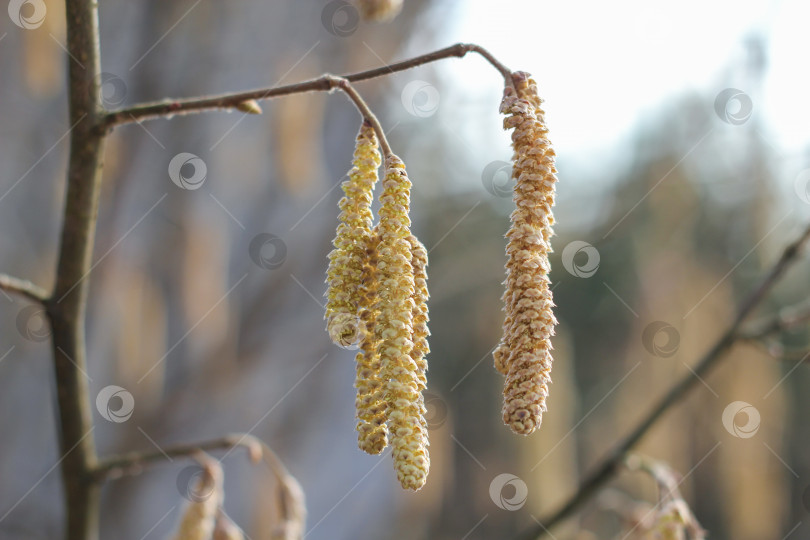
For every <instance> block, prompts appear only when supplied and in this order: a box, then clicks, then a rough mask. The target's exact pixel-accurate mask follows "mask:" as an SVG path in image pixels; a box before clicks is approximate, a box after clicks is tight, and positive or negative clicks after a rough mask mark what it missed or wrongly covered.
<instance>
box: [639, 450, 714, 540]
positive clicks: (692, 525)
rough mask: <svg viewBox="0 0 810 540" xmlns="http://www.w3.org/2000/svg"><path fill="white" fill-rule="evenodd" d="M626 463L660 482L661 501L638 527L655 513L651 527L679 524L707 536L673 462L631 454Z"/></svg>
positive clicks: (701, 539) (697, 539)
mask: <svg viewBox="0 0 810 540" xmlns="http://www.w3.org/2000/svg"><path fill="white" fill-rule="evenodd" d="M624 466H625V467H626V468H627V469H628V470H630V471H641V472H644V473H647V474H648V475H650V476H651V477H652V478H653V480H655V482H656V484H658V491H659V497H658V499H659V500H658V502H657V503H656V504H655V506H653V507H652V508H651V509H650V510H648V511H647V512H646V513H645V515H644V516H643V518H642V520H641V521H640V522H639V523H637V524H636V527H638V526H639V525H641V524H642V522H644V521H647V518H649V517H652V518H654V519H653V521H652V523H649V524H648V527H649V528H655V527H656V526H662V525H663V526H675V527H678V528H683V529H685V530H686V531H688V532H689V537H690V538H692V539H693V540H705V538H706V531H705V530H703V527H701V525H700V522H698V520H697V518H696V517H695V514H694V513H693V512H692V509H691V508H690V507H689V505H688V504H687V503H686V500H685V499H684V498H683V495H681V490H680V489H679V486H680V484H681V482H682V481H683V480H681V479H680V478H679V475H678V474H676V472H675V471H674V470H672V468H671V467H670V466H669V465H667V464H666V463H664V462H662V461H658V460H655V459H652V458H649V457H647V456H642V455H639V454H630V455H628V456H627V457H626V458H625V459H624ZM673 517H676V519H675V520H674V521H673V520H672V519H671V518H673ZM662 518H663V519H662ZM661 521H664V523H661ZM630 532H632V530H631V531H630ZM645 532H652V531H645ZM628 534H629V533H628ZM645 538H646V536H645Z"/></svg>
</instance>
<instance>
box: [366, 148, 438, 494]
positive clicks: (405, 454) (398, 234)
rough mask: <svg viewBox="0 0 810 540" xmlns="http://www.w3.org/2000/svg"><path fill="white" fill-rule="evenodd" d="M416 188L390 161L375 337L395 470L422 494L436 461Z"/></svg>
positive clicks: (383, 208) (394, 159) (383, 201)
mask: <svg viewBox="0 0 810 540" xmlns="http://www.w3.org/2000/svg"><path fill="white" fill-rule="evenodd" d="M410 187H411V182H410V180H409V179H408V175H407V173H406V172H405V164H404V163H403V162H402V160H400V159H399V158H398V157H396V156H393V155H391V156H387V158H386V174H385V179H384V181H383V192H382V196H381V197H380V202H381V207H380V224H379V230H380V243H379V248H378V255H379V260H378V263H377V272H378V273H377V284H378V290H377V303H376V309H377V311H378V313H377V319H376V323H375V334H376V339H378V340H379V344H378V347H377V350H378V351H379V355H380V366H381V370H382V379H383V381H384V383H385V399H386V402H387V403H388V433H389V437H390V440H391V446H392V447H393V451H392V456H393V458H394V468H395V470H396V473H397V478H398V479H399V482H400V484H402V487H403V488H406V489H412V490H418V489H420V488H421V487H422V486H423V485H424V484H425V481H426V479H427V474H428V469H429V467H430V459H429V457H428V452H427V445H428V438H427V428H426V424H425V420H424V418H425V414H426V410H425V406H424V402H423V400H422V398H421V394H420V391H419V387H420V382H419V379H420V377H419V366H418V365H417V364H416V362H415V361H414V359H413V358H412V357H411V353H412V351H413V348H414V343H413V341H412V340H411V339H412V337H413V311H414V307H415V305H416V303H415V302H414V299H413V295H414V293H415V292H416V287H415V283H414V270H413V266H412V265H411V259H412V254H411V245H410V242H409V241H408V238H409V237H410V234H411V233H410V223H411V222H410V218H409V217H408V212H409V206H410Z"/></svg>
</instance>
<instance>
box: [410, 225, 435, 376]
mask: <svg viewBox="0 0 810 540" xmlns="http://www.w3.org/2000/svg"><path fill="white" fill-rule="evenodd" d="M408 242H409V243H410V244H411V266H412V267H413V278H414V294H413V301H414V307H413V338H412V341H413V351H411V357H412V358H413V361H414V362H415V363H416V367H417V368H418V372H417V379H418V383H419V391H420V392H422V391H424V390H425V389H426V388H427V367H428V365H427V354H428V353H429V352H430V347H429V346H428V336H429V335H430V330H428V325H427V323H428V320H429V317H428V306H427V301H428V297H429V295H428V288H427V264H428V255H427V250H426V249H425V246H424V245H422V242H420V241H419V239H418V238H416V236H414V235H410V236H409V237H408Z"/></svg>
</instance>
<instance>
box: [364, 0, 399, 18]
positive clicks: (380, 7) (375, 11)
mask: <svg viewBox="0 0 810 540" xmlns="http://www.w3.org/2000/svg"><path fill="white" fill-rule="evenodd" d="M402 2H403V0H355V2H354V3H355V5H356V6H357V9H358V10H360V16H361V17H362V18H363V20H364V21H377V22H382V21H390V20H391V19H393V18H394V17H396V16H397V15H398V14H399V12H400V11H401V10H402Z"/></svg>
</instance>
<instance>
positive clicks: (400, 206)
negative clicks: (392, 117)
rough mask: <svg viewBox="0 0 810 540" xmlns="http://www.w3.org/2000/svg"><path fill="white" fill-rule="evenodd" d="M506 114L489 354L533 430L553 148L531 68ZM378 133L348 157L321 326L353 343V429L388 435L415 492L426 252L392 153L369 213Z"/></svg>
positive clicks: (375, 444) (360, 141) (523, 428)
mask: <svg viewBox="0 0 810 540" xmlns="http://www.w3.org/2000/svg"><path fill="white" fill-rule="evenodd" d="M512 81H513V85H510V86H507V88H506V90H505V92H504V98H503V100H502V102H501V109H500V110H501V112H502V113H504V114H506V115H507V118H506V119H505V121H504V127H505V128H507V129H513V133H512V143H513V149H514V157H513V161H514V163H513V176H514V178H515V179H516V180H517V182H516V185H515V193H514V201H515V204H516V209H515V211H514V212H513V213H512V216H511V221H512V227H511V228H510V230H509V232H508V233H507V235H506V236H507V238H508V245H507V249H506V253H507V259H508V260H507V264H506V269H507V276H506V281H505V285H506V292H505V293H504V296H503V300H504V304H505V307H504V309H505V311H506V319H505V322H504V329H503V338H502V340H501V343H500V344H499V346H498V347H497V349H496V351H495V353H494V358H495V367H496V369H497V370H498V371H499V372H501V373H502V374H504V375H505V376H506V383H505V388H504V408H503V419H504V422H505V423H506V424H507V425H509V426H510V428H511V429H512V430H513V431H514V432H516V433H520V434H524V435H528V434H529V433H532V432H533V431H534V430H535V429H537V427H539V425H540V422H541V418H542V413H543V412H544V411H545V410H546V397H547V395H548V384H549V383H550V371H551V342H550V338H551V336H552V335H553V334H554V326H555V324H556V320H555V318H554V315H553V313H552V308H553V305H554V304H553V302H552V297H551V291H550V288H549V278H548V273H549V270H550V265H549V261H548V255H549V253H550V252H551V246H550V237H551V235H552V229H551V227H552V224H553V222H554V220H553V216H552V214H551V207H552V206H553V204H554V184H555V182H556V177H555V172H556V169H555V168H554V150H553V149H552V148H551V144H550V143H549V141H548V139H547V138H546V134H547V133H548V130H547V129H546V126H545V120H544V113H543V110H542V109H541V108H540V103H541V101H540V99H539V98H538V97H537V87H536V85H535V83H534V81H533V80H532V79H530V78H529V76H528V74H526V73H524V72H515V73H513V74H512ZM381 161H382V160H381V156H380V152H379V148H378V142H377V138H376V136H375V134H374V130H373V128H372V126H371V125H370V124H369V123H367V122H364V123H363V125H362V126H361V128H360V132H359V134H358V135H357V139H356V146H355V152H354V160H353V165H354V167H353V168H352V170H351V171H350V172H349V177H348V180H346V181H345V182H344V183H343V186H342V187H343V191H344V193H345V196H344V197H343V198H342V199H341V201H340V203H339V207H340V210H341V212H340V217H339V225H338V228H337V234H336V237H335V240H334V246H335V249H334V250H333V251H332V252H331V253H330V255H329V269H328V271H327V284H328V290H327V293H326V296H327V303H326V319H327V330H328V332H329V336H330V338H331V339H332V341H333V342H335V343H336V344H338V345H340V346H342V347H345V348H357V349H358V352H357V355H356V362H357V376H356V382H355V387H356V389H357V398H356V409H357V432H358V444H359V446H360V448H361V449H362V450H364V451H366V452H368V453H370V454H379V453H380V452H382V450H383V449H384V448H385V447H386V446H387V445H388V444H391V446H392V448H393V451H392V455H393V459H394V468H395V470H396V472H397V477H398V479H399V481H400V483H401V484H402V486H403V487H404V488H406V489H412V490H418V489H420V488H421V487H422V486H423V485H424V484H425V481H426V479H427V474H428V469H429V466H430V458H429V455H428V449H427V447H428V434H427V422H426V421H425V414H426V410H425V403H424V398H423V397H422V392H423V391H424V390H425V388H426V386H427V379H426V372H427V360H426V355H427V353H428V352H429V348H428V343H427V337H428V335H429V331H428V328H427V322H428V309H427V299H428V290H427V281H426V280H427V274H426V267H427V251H426V250H425V248H424V246H423V245H422V244H421V242H419V240H418V239H417V238H416V237H415V236H414V235H413V234H412V233H411V231H410V225H411V222H410V218H409V209H410V188H411V182H410V180H409V179H408V176H407V174H406V172H405V165H404V163H403V162H402V160H401V159H400V158H398V157H397V156H396V155H393V154H390V155H388V156H386V157H385V175H384V178H383V181H382V194H381V196H380V203H381V206H380V210H379V221H378V223H377V224H376V225H375V224H374V222H373V216H372V213H371V203H372V199H373V189H374V185H375V183H376V181H377V170H378V168H379V167H380V165H381Z"/></svg>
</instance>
